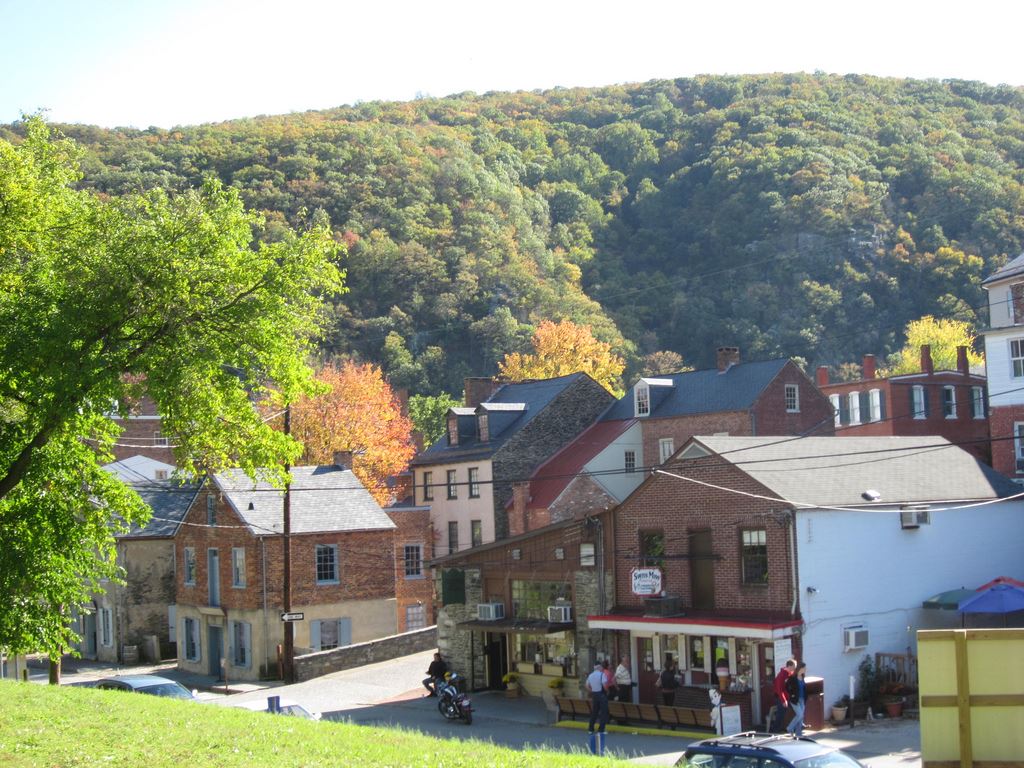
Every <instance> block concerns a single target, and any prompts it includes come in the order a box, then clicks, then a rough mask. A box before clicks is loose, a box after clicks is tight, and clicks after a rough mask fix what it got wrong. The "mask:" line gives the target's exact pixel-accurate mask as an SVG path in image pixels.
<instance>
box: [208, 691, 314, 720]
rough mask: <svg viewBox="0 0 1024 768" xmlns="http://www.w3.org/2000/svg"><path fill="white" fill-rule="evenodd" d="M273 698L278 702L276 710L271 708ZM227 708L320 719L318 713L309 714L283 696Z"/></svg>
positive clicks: (243, 702)
mask: <svg viewBox="0 0 1024 768" xmlns="http://www.w3.org/2000/svg"><path fill="white" fill-rule="evenodd" d="M274 698H276V699H277V700H278V701H277V709H273V708H272V707H273V704H272V703H271V700H272V699H274ZM228 706H233V707H240V708H242V709H249V710H252V711H253V712H269V713H272V714H278V715H291V716H292V717H301V718H304V719H306V720H319V719H320V713H319V712H311V711H310V710H308V709H306V708H305V707H304V706H302V705H301V704H299V703H298V702H297V701H292V700H291V699H286V698H284V697H283V696H276V697H274V696H271V697H268V698H267V699H266V700H264V699H256V700H255V701H242V702H239V703H237V704H229V705H228Z"/></svg>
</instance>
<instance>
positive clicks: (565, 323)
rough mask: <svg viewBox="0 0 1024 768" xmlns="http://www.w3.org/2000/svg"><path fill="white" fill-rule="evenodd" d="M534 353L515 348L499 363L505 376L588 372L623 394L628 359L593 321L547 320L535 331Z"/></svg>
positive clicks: (520, 377)
mask: <svg viewBox="0 0 1024 768" xmlns="http://www.w3.org/2000/svg"><path fill="white" fill-rule="evenodd" d="M532 344H533V353H532V354H522V353H519V352H511V353H509V354H507V355H505V359H504V360H502V361H501V363H499V366H498V369H499V373H500V375H501V376H502V377H504V378H506V379H508V380H510V381H523V380H524V379H550V378H554V377H556V376H567V375H569V374H571V373H578V372H579V373H585V374H587V375H588V376H590V377H591V378H592V379H594V380H595V381H597V382H598V383H599V384H601V385H602V386H604V387H605V389H607V390H608V391H609V392H611V393H612V394H614V395H615V396H616V397H621V396H622V391H623V390H622V371H623V369H624V368H625V367H626V363H625V361H624V360H623V359H622V358H621V357H619V356H618V355H616V354H615V353H614V352H612V345H611V344H608V343H606V342H603V341H598V340H597V339H595V338H594V335H593V334H592V333H591V332H590V326H589V325H576V323H574V322H572V321H571V320H562V321H561V322H560V323H555V322H552V321H550V320H545V321H543V322H542V323H541V324H540V325H539V326H537V330H536V332H535V333H534V334H533V340H532Z"/></svg>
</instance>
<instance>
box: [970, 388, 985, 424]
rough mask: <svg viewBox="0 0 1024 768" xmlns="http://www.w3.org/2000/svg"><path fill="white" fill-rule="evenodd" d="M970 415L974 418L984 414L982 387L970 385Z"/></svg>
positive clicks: (979, 417) (981, 416) (980, 417)
mask: <svg viewBox="0 0 1024 768" xmlns="http://www.w3.org/2000/svg"><path fill="white" fill-rule="evenodd" d="M971 415H972V416H973V417H974V418H976V419H984V418H985V416H986V414H985V389H984V387H971Z"/></svg>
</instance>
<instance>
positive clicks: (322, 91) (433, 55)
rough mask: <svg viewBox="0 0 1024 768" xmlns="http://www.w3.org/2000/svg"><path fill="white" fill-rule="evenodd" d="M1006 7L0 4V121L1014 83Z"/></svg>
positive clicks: (916, 1)
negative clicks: (775, 78) (829, 81)
mask: <svg viewBox="0 0 1024 768" xmlns="http://www.w3.org/2000/svg"><path fill="white" fill-rule="evenodd" d="M1022 22H1024V4H1022V3H1020V2H1019V1H1018V0H999V2H995V1H994V0H974V1H973V2H967V3H965V2H962V0H960V1H959V2H952V1H949V0H932V1H931V2H924V1H921V0H887V1H886V2H881V1H880V0H858V2H850V1H849V0H845V1H844V0H775V2H767V1H766V0H759V1H753V2H747V0H733V1H730V0H717V2H716V1H715V0H698V1H696V2H695V1H694V0H675V1H674V2H672V1H668V0H666V1H663V2H654V1H653V0H631V1H628V2H622V1H621V0H620V2H616V3H608V2H605V0H589V2H579V1H578V0H546V1H545V2H538V1H537V0H515V2H510V1H509V0H504V2H499V0H470V1H466V2H463V1H462V0H435V2H433V3H424V2H400V1H399V0H368V1H367V0H364V2H359V3H355V2H350V1H349V0H333V2H332V1H331V0H289V1H288V2H274V1H271V0H0V123H7V122H11V121H13V120H17V119H19V118H20V117H21V115H22V114H28V113H34V112H38V111H41V110H43V111H45V114H46V115H47V117H48V119H50V120H52V121H56V122H73V123H86V124H93V125H100V126H104V127H118V126H124V127H128V126H131V127H136V128H148V127H150V126H157V127H161V128H171V127H173V126H176V125H194V124H199V123H209V122H218V121H222V120H229V119H234V118H241V117H254V116H257V115H269V114H282V113H289V112H302V111H306V110H311V109H328V108H331V107H336V106H340V105H343V104H354V103H356V102H359V101H374V100H399V101H405V100H410V99H414V98H417V97H418V96H446V95H449V94H453V93H461V92H463V91H475V92H477V93H486V92H488V91H512V90H535V89H546V88H553V87H557V86H564V87H573V86H599V85H612V84H615V83H630V82H641V81H646V80H651V79H667V78H676V77H690V76H693V75H696V74H748V73H764V72H815V71H821V72H827V73H837V74H848V73H858V74H870V75H880V76H892V77H912V78H937V79H947V78H959V79H965V80H981V81H983V82H987V83H990V84H993V85H997V84H1002V83H1006V84H1010V85H1015V86H1024V55H1021V54H1020V48H1019V39H1018V38H1019V34H1020V30H1021V28H1022Z"/></svg>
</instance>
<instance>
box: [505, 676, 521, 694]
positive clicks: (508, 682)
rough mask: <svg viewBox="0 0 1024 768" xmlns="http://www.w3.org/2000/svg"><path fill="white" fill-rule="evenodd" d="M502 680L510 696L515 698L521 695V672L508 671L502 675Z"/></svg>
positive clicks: (506, 692)
mask: <svg viewBox="0 0 1024 768" xmlns="http://www.w3.org/2000/svg"><path fill="white" fill-rule="evenodd" d="M501 682H503V683H504V684H505V695H506V696H508V697H509V698H515V697H516V696H518V695H519V674H518V673H516V672H506V673H505V674H504V675H502V677H501Z"/></svg>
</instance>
